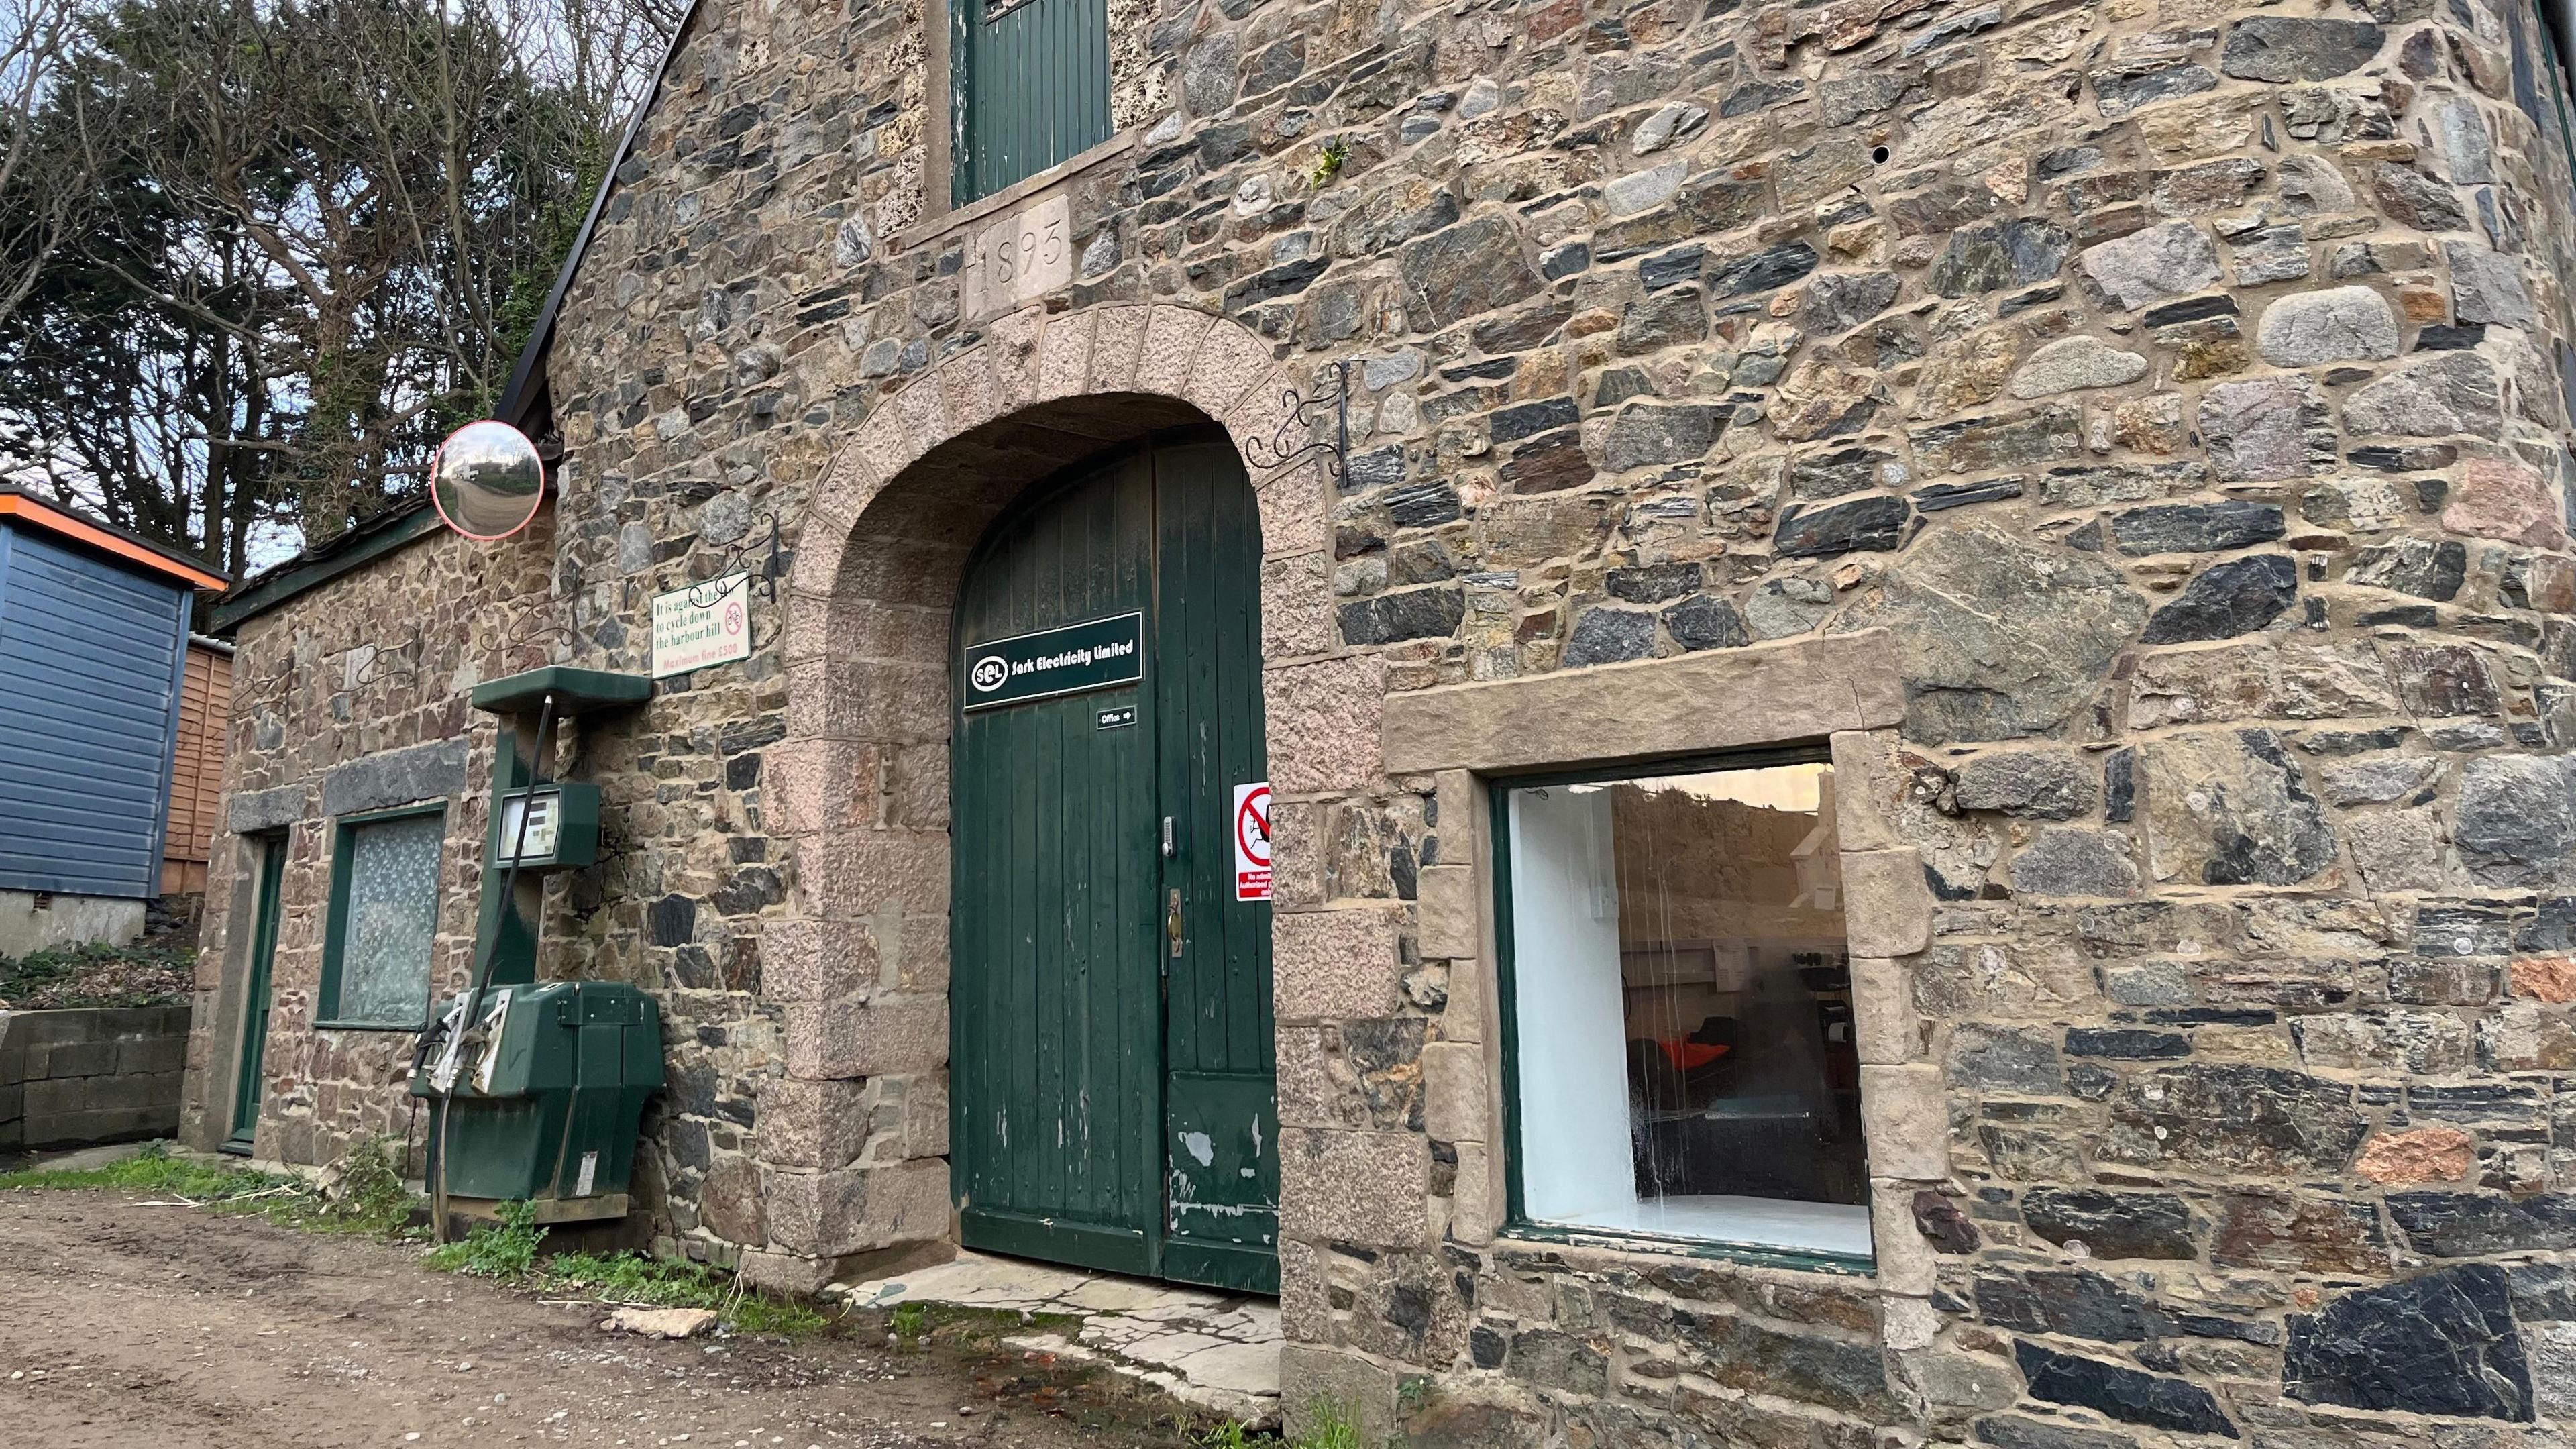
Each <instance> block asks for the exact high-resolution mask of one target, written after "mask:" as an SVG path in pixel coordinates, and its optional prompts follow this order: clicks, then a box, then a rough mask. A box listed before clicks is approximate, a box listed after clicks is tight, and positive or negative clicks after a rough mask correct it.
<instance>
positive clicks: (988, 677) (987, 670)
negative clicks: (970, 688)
mask: <svg viewBox="0 0 2576 1449" xmlns="http://www.w3.org/2000/svg"><path fill="white" fill-rule="evenodd" d="M1010 677H1011V666H1010V665H1009V664H1007V663H1004V662H1003V660H1002V656H1001V655H999V654H987V655H985V656H984V657H983V658H981V659H978V660H976V661H975V667H974V668H973V669H971V670H969V671H967V674H966V678H967V680H968V682H970V683H972V684H973V685H974V686H975V688H976V690H977V692H979V693H982V694H991V693H992V692H993V691H994V690H997V689H999V688H1001V687H1002V685H1003V683H1004V682H1005V681H1007V680H1008V679H1009V678H1010Z"/></svg>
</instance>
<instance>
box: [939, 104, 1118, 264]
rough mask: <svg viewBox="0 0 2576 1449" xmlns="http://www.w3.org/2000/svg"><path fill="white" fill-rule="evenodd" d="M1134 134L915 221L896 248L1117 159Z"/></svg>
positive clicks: (945, 232) (962, 224)
mask: <svg viewBox="0 0 2576 1449" xmlns="http://www.w3.org/2000/svg"><path fill="white" fill-rule="evenodd" d="M1136 136H1137V133H1136V132H1135V131H1133V130H1126V131H1121V132H1119V133H1118V134H1117V135H1115V136H1112V137H1110V138H1109V139H1108V140H1106V141H1103V142H1101V143H1100V144H1099V145H1097V146H1094V147H1092V148H1091V149H1090V150H1088V151H1085V152H1083V153H1081V154H1080V155H1078V156H1075V157H1073V158H1072V159H1070V160H1066V161H1059V162H1057V163H1056V164H1055V165H1053V166H1050V167H1048V168H1047V169H1046V170H1044V171H1040V172H1038V173H1036V174H1035V175H1032V176H1023V177H1021V178H1020V179H1019V180H1017V181H1014V182H1012V183H1011V184H1010V185H1008V186H1005V187H1003V188H1002V189H1001V190H999V191H996V192H994V193H993V194H992V195H990V196H979V197H977V198H975V199H974V200H973V201H970V202H967V203H966V204H965V205H963V206H958V207H952V208H950V209H949V210H947V211H943V212H941V213H940V214H939V215H937V216H934V217H930V218H928V219H926V220H923V221H917V222H914V223H913V224H912V225H910V226H908V227H905V228H904V229H903V230H902V231H899V232H897V233H895V238H894V245H895V250H896V251H899V252H903V251H910V250H912V249H913V248H914V247H917V246H920V245H922V244H923V243H925V242H933V241H938V240H941V239H943V238H945V237H946V236H948V234H949V233H951V232H955V231H962V230H964V229H966V228H967V227H970V226H973V225H974V224H975V223H976V222H979V221H982V220H984V219H985V218H987V217H994V216H999V215H1001V214H1002V213H1004V212H1007V211H1010V210H1011V209H1013V208H1014V207H1016V206H1018V205H1019V204H1020V203H1021V202H1024V201H1026V200H1028V199H1029V198H1030V197H1033V196H1035V195H1037V194H1038V193H1040V192H1042V191H1048V190H1052V189H1053V188H1055V187H1057V186H1061V185H1064V184H1066V183H1068V182H1070V181H1072V180H1073V179H1074V178H1075V177H1077V176H1080V175H1082V174H1083V173H1084V172H1086V171H1090V170H1093V169H1094V168H1097V167H1101V166H1106V165H1108V164H1109V163H1110V162H1113V161H1116V160H1119V159H1120V158H1122V157H1124V156H1125V155H1126V154H1127V153H1128V152H1129V151H1131V150H1133V149H1135V145H1136Z"/></svg>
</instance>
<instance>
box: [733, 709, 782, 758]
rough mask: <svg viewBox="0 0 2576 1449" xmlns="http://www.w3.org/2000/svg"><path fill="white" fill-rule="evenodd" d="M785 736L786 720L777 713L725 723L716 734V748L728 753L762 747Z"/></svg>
mask: <svg viewBox="0 0 2576 1449" xmlns="http://www.w3.org/2000/svg"><path fill="white" fill-rule="evenodd" d="M785 738H787V721H786V720H785V719H784V718H782V717H780V716H778V715H768V716H765V717H763V718H760V719H748V720H743V721H741V722H739V723H736V724H729V725H726V726H725V727H724V728H723V729H722V730H720V731H718V732H717V734H716V748H717V749H719V750H721V751H723V752H724V753H726V754H728V755H732V754H739V753H741V752H742V751H744V750H757V749H764V748H766V747H768V746H770V745H774V744H776V743H778V742H779V741H780V740H783V739H785Z"/></svg>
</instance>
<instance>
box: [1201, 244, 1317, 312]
mask: <svg viewBox="0 0 2576 1449" xmlns="http://www.w3.org/2000/svg"><path fill="white" fill-rule="evenodd" d="M1332 263H1333V259H1332V258H1331V257H1300V258H1298V259H1297V260H1296V261H1293V262H1287V263H1284V264H1282V265H1280V266H1276V267H1272V268H1271V269H1269V270H1268V271H1266V272H1255V273H1253V274H1252V275H1251V276H1249V277H1246V278H1244V279H1243V280H1242V281H1239V282H1236V283H1233V284H1232V285H1230V286H1228V287H1227V288H1226V289H1225V310H1226V311H1228V312H1230V313H1231V312H1239V311H1241V310H1243V309H1244V308H1246V307H1254V306H1258V305H1260V304H1261V303H1263V302H1275V301H1277V300H1278V299H1280V298H1281V297H1294V296H1296V295H1297V294H1298V293H1300V292H1302V291H1304V290H1306V288H1307V287H1308V286H1310V285H1312V284H1313V283H1314V280H1315V279H1316V278H1317V277H1320V276H1322V275H1323V274H1324V268H1326V267H1328V266H1331V265H1332Z"/></svg>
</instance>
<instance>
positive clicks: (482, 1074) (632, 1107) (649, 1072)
mask: <svg viewBox="0 0 2576 1449" xmlns="http://www.w3.org/2000/svg"><path fill="white" fill-rule="evenodd" d="M454 1005H455V1002H454V1001H453V999H450V1000H449V1001H446V1002H442V1003H440V1009H439V1018H438V1019H441V1020H443V1019H445V1017H446V1015H447V1013H448V1012H449V1011H450V1010H452V1009H453V1007H454ZM483 1017H484V1019H485V1020H486V1021H491V1020H495V1019H497V1021H498V1029H497V1030H494V1031H491V1032H489V1033H488V1034H486V1035H485V1037H484V1038H483V1045H482V1046H481V1047H480V1048H478V1049H475V1050H472V1051H470V1052H469V1053H468V1055H467V1056H466V1058H465V1060H464V1061H463V1062H462V1063H461V1064H460V1070H459V1071H458V1072H457V1075H456V1089H455V1093H456V1094H455V1097H454V1099H453V1100H451V1101H450V1102H449V1104H448V1107H447V1116H448V1120H447V1126H446V1131H445V1141H444V1143H443V1144H441V1145H439V1146H438V1148H437V1150H439V1151H441V1152H442V1153H443V1154H444V1161H445V1167H446V1172H447V1191H448V1193H449V1196H450V1198H451V1200H455V1201H456V1202H457V1205H458V1207H459V1209H460V1210H462V1211H466V1212H469V1213H471V1212H472V1211H473V1210H472V1208H471V1207H470V1206H468V1204H470V1203H472V1202H474V1201H477V1200H480V1201H485V1202H510V1201H526V1202H533V1203H535V1204H536V1205H537V1209H538V1212H537V1216H538V1219H539V1220H540V1221H550V1222H562V1221H580V1220H587V1219H595V1218H607V1217H622V1216H624V1215H625V1213H626V1208H627V1200H626V1191H627V1184H628V1182H629V1180H630V1179H631V1178H632V1177H633V1175H634V1171H635V1141H636V1136H637V1134H638V1132H639V1131H640V1129H641V1124H642V1120H643V1115H644V1099H645V1098H647V1097H650V1096H652V1095H653V1094H654V1093H655V1092H657V1091H659V1090H661V1087H662V1014H661V1011H660V1010H659V1009H658V1008H657V1007H656V1006H655V1005H654V1004H653V998H652V997H650V996H647V995H646V994H644V993H643V992H641V991H638V990H637V989H635V988H634V987H632V986H629V985H626V984H624V983H623V982H614V981H550V982H546V983H544V984H542V985H524V984H522V985H516V986H494V987H489V988H487V989H486V990H485V991H484V993H483ZM436 1070H437V1060H436V1054H435V1053H433V1054H432V1057H431V1059H430V1060H429V1061H426V1062H424V1063H423V1064H422V1065H421V1067H420V1069H419V1070H418V1071H415V1072H414V1073H413V1074H412V1079H411V1094H412V1095H413V1096H415V1097H428V1098H435V1097H437V1096H438V1095H439V1093H438V1088H437V1086H436V1084H435V1082H434V1081H433V1076H434V1074H435V1072H436Z"/></svg>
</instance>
